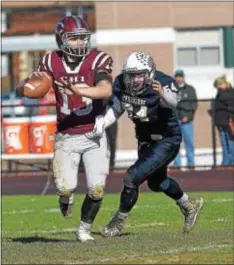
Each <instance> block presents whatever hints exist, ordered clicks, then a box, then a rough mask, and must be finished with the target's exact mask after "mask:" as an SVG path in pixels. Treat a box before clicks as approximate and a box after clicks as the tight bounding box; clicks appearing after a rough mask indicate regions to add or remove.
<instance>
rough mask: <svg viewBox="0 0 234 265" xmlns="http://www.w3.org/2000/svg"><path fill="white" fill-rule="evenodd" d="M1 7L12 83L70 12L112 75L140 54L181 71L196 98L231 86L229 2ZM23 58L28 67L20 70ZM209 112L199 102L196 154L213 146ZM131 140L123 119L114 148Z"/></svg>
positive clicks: (232, 8)
mask: <svg viewBox="0 0 234 265" xmlns="http://www.w3.org/2000/svg"><path fill="white" fill-rule="evenodd" d="M2 7H3V9H2V12H3V14H4V16H2V19H4V18H5V22H6V29H5V32H4V33H3V36H4V37H3V52H4V54H5V56H6V57H5V58H6V59H5V60H6V61H7V56H8V55H9V54H12V56H11V60H12V63H13V71H12V74H13V76H14V78H15V80H17V79H19V75H20V73H21V76H23V75H24V74H26V73H27V71H29V70H31V69H30V68H33V67H34V65H35V64H36V63H37V61H38V58H39V57H40V56H41V54H42V53H43V52H44V51H45V50H50V49H53V48H56V44H55V40H54V36H53V30H54V26H55V23H56V21H57V20H58V18H59V17H60V16H61V15H64V14H69V13H72V14H80V15H83V16H84V17H85V18H86V19H88V21H89V24H90V25H91V29H92V31H93V33H94V34H93V36H92V43H93V46H96V47H98V48H100V49H102V50H105V51H106V52H108V53H110V54H111V55H112V56H113V59H114V62H115V64H114V75H115V74H117V73H118V72H119V71H120V69H121V66H122V63H123V60H124V58H125V57H126V55H127V54H128V53H129V52H131V51H133V50H137V49H144V50H147V51H149V52H150V53H151V54H152V55H153V56H154V58H155V60H156V64H157V66H158V68H159V69H160V70H162V71H165V72H167V73H168V74H173V72H174V70H175V69H178V68H180V69H183V70H184V71H185V74H186V79H187V81H188V83H190V84H192V85H194V86H195V88H196V91H197V95H198V98H199V99H210V98H213V97H214V95H215V93H216V91H215V89H214V88H213V85H212V84H213V80H214V78H215V77H216V76H218V75H220V74H224V73H225V74H226V75H227V78H228V80H229V81H230V82H231V83H232V84H233V66H234V62H233V60H234V49H233V43H234V30H233V28H234V18H233V12H234V3H233V2H146V3H144V2H69V1H67V2H61V1H58V2H54V1H51V2H38V3H36V2H35V3H34V2H25V3H23V2H20V3H17V2H3V3H2ZM20 14H21V15H20ZM35 21H36V22H35ZM41 21H43V23H41ZM33 23H34V24H33ZM32 25H33V26H32ZM39 34H40V35H39ZM19 35H20V36H21V38H19ZM28 51H30V52H28ZM30 56H31V57H30ZM20 58H21V60H23V61H25V60H26V61H27V60H28V62H30V63H28V65H25V64H23V65H24V66H22V65H21V66H20ZM22 58H23V59H22ZM25 58H27V59H25ZM29 58H31V59H29ZM30 60H31V61H30ZM6 64H7V63H6ZM29 64H30V65H29ZM20 67H21V68H20ZM24 67H26V69H24ZM5 68H6V69H7V67H5ZM5 71H6V72H7V70H5ZM8 72H9V71H8ZM8 74H9V73H8ZM209 105H210V103H208V102H201V103H199V109H198V111H197V114H196V118H195V138H196V140H195V146H196V148H205V149H206V148H208V149H209V148H210V147H211V146H212V140H211V121H210V117H209V116H208V114H207V110H208V109H209ZM133 134H134V132H133V126H132V124H131V123H130V121H129V120H127V118H126V117H122V118H121V120H120V127H119V137H118V148H119V149H135V140H134V138H133Z"/></svg>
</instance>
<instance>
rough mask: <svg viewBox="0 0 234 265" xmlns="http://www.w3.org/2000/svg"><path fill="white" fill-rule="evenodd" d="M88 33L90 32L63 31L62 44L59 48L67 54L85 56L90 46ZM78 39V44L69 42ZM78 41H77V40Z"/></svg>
mask: <svg viewBox="0 0 234 265" xmlns="http://www.w3.org/2000/svg"><path fill="white" fill-rule="evenodd" d="M90 35H91V33H76V32H67V33H64V34H63V36H62V38H61V40H62V45H61V47H60V49H61V50H62V51H63V52H64V53H66V54H67V55H70V56H72V57H73V56H74V57H83V56H86V55H87V54H88V53H89V51H90V48H91V45H90ZM75 40H80V41H81V42H80V44H76V45H74V44H71V43H70V42H71V41H75ZM77 42H78V41H77Z"/></svg>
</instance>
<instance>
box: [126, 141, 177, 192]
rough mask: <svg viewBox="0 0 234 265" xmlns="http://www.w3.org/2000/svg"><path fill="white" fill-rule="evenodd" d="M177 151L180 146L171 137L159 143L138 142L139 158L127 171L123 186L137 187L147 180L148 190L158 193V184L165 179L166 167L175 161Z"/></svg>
mask: <svg viewBox="0 0 234 265" xmlns="http://www.w3.org/2000/svg"><path fill="white" fill-rule="evenodd" d="M179 149H180V145H179V144H175V141H174V140H173V137H171V138H166V139H163V140H161V141H159V142H156V141H150V142H139V143H138V157H139V158H138V160H137V161H136V162H135V164H133V165H132V166H131V167H130V168H129V169H128V171H127V174H126V176H125V179H124V184H125V186H127V187H130V188H131V187H135V186H139V185H141V183H143V182H144V181H145V180H147V182H148V186H149V188H150V189H151V190H154V191H158V190H159V185H160V183H161V182H162V181H163V180H164V179H165V178H166V177H167V166H168V164H170V163H171V161H173V160H174V159H175V157H176V155H177V154H178V152H179Z"/></svg>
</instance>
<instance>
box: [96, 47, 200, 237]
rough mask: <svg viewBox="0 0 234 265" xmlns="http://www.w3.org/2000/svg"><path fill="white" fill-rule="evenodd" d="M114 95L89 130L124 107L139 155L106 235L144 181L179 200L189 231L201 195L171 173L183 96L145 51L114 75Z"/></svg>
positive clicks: (116, 228) (99, 128)
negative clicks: (195, 194) (193, 193)
mask: <svg viewBox="0 0 234 265" xmlns="http://www.w3.org/2000/svg"><path fill="white" fill-rule="evenodd" d="M113 93H114V95H113V105H112V107H111V108H109V109H108V111H107V113H106V114H105V116H104V117H103V116H102V117H99V118H98V119H97V120H96V124H95V128H94V131H93V132H92V133H91V134H93V137H98V136H99V135H102V132H103V131H104V129H105V128H106V127H108V126H110V124H112V123H113V122H114V121H116V120H117V119H118V118H119V117H120V116H121V115H122V114H123V113H124V112H125V111H126V112H127V114H128V116H129V118H130V119H131V120H132V121H133V123H134V124H135V131H136V138H137V140H138V159H137V161H136V162H135V163H134V164H133V165H132V166H131V167H130V168H129V169H128V170H127V172H126V174H125V176H124V187H123V190H122V193H121V198H120V205H119V208H118V210H117V212H116V213H115V215H114V216H113V217H112V219H111V220H110V222H109V223H108V224H107V225H106V226H105V227H104V229H103V231H102V234H103V236H116V235H119V234H120V232H121V230H122V228H123V226H124V221H125V219H126V218H127V217H128V215H129V213H130V211H131V210H132V208H133V206H134V205H135V204H136V202H137V199H138V195H139V186H140V185H141V184H142V183H143V182H144V181H147V183H148V186H149V188H150V189H151V190H152V191H155V192H163V193H164V194H166V195H167V196H169V197H170V198H172V199H173V200H174V201H175V202H176V203H177V205H178V206H179V207H180V209H181V211H182V213H183V215H184V217H185V221H184V229H183V230H184V232H189V231H190V230H191V229H192V228H193V226H194V224H195V221H196V218H197V214H198V212H199V210H200V209H201V208H202V206H203V203H204V202H203V199H202V198H190V197H189V196H188V195H187V194H186V193H184V192H183V190H182V189H181V187H180V185H179V184H178V183H177V181H175V180H174V179H173V178H171V177H169V176H168V174H167V167H168V165H169V164H170V162H171V161H173V160H174V158H175V157H176V155H177V153H178V151H179V149H180V143H181V138H182V136H181V130H180V126H179V122H178V120H177V118H176V116H175V112H174V109H175V108H176V105H177V103H178V101H179V99H180V93H179V90H177V87H176V83H175V81H174V79H173V78H172V77H170V76H168V75H166V74H164V73H163V72H160V71H156V66H155V63H154V60H153V58H152V57H151V56H150V55H149V54H148V53H147V52H141V51H139V52H133V53H131V54H130V55H129V56H128V58H127V59H126V61H125V63H124V67H123V72H122V73H121V74H120V75H118V76H117V77H116V79H115V82H114V87H113Z"/></svg>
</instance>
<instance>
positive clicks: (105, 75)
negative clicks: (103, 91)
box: [94, 71, 112, 86]
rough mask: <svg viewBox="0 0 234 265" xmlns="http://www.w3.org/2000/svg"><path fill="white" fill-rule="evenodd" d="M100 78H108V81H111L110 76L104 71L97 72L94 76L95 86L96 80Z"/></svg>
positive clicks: (98, 80) (100, 79)
mask: <svg viewBox="0 0 234 265" xmlns="http://www.w3.org/2000/svg"><path fill="white" fill-rule="evenodd" d="M102 80H108V81H109V82H110V83H112V77H111V75H109V74H108V73H107V72H105V71H101V72H97V73H95V76H94V85H95V86H96V85H97V84H98V82H100V81H102Z"/></svg>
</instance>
